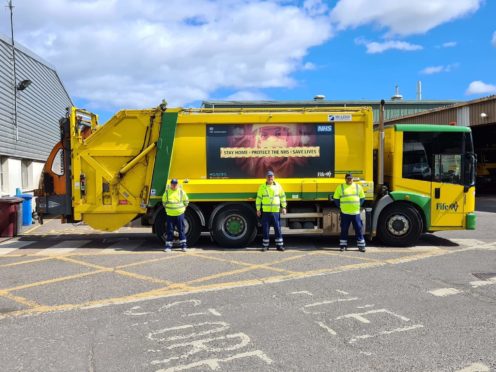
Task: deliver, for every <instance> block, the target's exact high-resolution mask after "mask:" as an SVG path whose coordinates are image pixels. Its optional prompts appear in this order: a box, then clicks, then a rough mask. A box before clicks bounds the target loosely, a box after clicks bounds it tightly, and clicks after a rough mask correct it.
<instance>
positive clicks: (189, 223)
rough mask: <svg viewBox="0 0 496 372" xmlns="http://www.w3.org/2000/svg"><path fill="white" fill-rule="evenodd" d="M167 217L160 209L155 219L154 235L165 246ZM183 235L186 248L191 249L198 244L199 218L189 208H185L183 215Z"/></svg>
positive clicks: (199, 232) (163, 210)
mask: <svg viewBox="0 0 496 372" xmlns="http://www.w3.org/2000/svg"><path fill="white" fill-rule="evenodd" d="M166 221H167V215H166V214H165V209H161V210H160V212H158V215H157V217H156V218H155V224H154V228H155V235H157V237H158V238H159V239H160V240H161V241H162V243H164V244H165V240H166V238H167V223H166ZM184 234H185V235H186V241H187V242H188V246H189V247H192V246H194V245H195V244H196V243H198V239H199V238H200V234H201V222H200V218H198V215H197V214H196V212H195V211H193V210H192V209H191V208H187V209H186V212H185V213H184Z"/></svg>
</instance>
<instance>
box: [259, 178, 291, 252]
mask: <svg viewBox="0 0 496 372" xmlns="http://www.w3.org/2000/svg"><path fill="white" fill-rule="evenodd" d="M255 206H256V209H257V216H258V217H260V216H262V231H263V238H262V239H263V240H262V251H263V252H265V251H266V250H268V249H269V231H270V225H272V226H274V234H275V242H276V248H277V250H278V251H284V242H283V240H282V234H281V215H280V212H282V214H286V194H285V193H284V190H283V188H282V186H281V185H280V184H279V183H276V182H275V181H274V172H272V171H268V172H267V180H266V182H265V183H263V184H262V185H260V187H259V188H258V192H257V200H256V203H255Z"/></svg>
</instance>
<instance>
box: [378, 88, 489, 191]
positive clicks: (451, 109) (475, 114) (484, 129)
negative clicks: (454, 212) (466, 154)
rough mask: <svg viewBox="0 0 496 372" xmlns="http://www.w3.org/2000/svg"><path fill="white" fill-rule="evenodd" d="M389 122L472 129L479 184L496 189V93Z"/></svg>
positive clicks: (387, 121) (388, 122)
mask: <svg viewBox="0 0 496 372" xmlns="http://www.w3.org/2000/svg"><path fill="white" fill-rule="evenodd" d="M386 124H445V125H459V126H468V127H471V129H472V135H473V139H474V147H475V153H476V154H477V179H478V180H477V181H478V186H480V187H482V188H484V189H486V190H489V191H491V190H492V191H493V192H496V95H493V96H489V97H484V98H479V99H475V100H472V101H467V102H463V103H458V104H454V105H451V106H448V107H441V108H436V109H432V110H428V111H425V112H419V113H415V114H411V115H406V116H403V117H401V118H395V119H389V120H386Z"/></svg>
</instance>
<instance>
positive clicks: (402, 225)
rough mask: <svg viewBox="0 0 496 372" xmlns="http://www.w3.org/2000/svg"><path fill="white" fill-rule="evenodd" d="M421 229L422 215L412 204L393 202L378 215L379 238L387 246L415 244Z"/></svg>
mask: <svg viewBox="0 0 496 372" xmlns="http://www.w3.org/2000/svg"><path fill="white" fill-rule="evenodd" d="M422 230H423V222H422V216H421V215H420V213H419V212H418V211H417V209H415V207H414V206H412V205H409V204H406V203H395V204H392V205H390V206H388V207H386V208H385V209H384V210H383V211H382V212H381V215H380V216H379V225H378V226H377V233H378V237H379V239H380V240H381V241H382V242H383V243H384V244H385V245H389V246H395V247H408V246H412V245H415V243H417V241H418V240H419V238H420V235H421V234H422Z"/></svg>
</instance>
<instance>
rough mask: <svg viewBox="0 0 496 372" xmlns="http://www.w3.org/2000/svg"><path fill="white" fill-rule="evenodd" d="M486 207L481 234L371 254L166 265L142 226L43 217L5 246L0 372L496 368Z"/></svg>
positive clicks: (493, 242) (223, 253) (332, 251)
mask: <svg viewBox="0 0 496 372" xmlns="http://www.w3.org/2000/svg"><path fill="white" fill-rule="evenodd" d="M477 205H478V210H479V212H478V227H477V230H476V231H475V232H470V231H461V232H443V233H438V234H435V235H431V234H428V235H424V236H423V238H422V240H421V242H420V244H419V245H417V246H416V247H412V248H395V247H382V246H380V245H379V244H377V243H373V244H370V245H369V247H368V250H367V252H366V253H365V254H363V253H359V252H358V251H357V250H356V249H351V250H349V251H347V252H342V253H341V252H339V251H338V250H337V248H336V247H337V242H338V241H337V239H335V238H330V239H325V238H316V237H314V238H308V237H304V238H303V237H299V238H298V237H291V238H287V239H286V246H287V250H286V251H285V252H277V251H275V250H270V251H269V252H265V253H262V252H260V250H259V248H258V247H255V246H253V247H249V248H248V249H244V250H227V249H219V248H218V247H216V246H215V245H213V244H212V243H211V242H210V240H209V239H208V237H203V238H202V239H201V241H200V243H199V244H198V245H197V246H196V247H194V248H193V249H190V251H189V252H187V253H182V252H180V251H173V252H172V253H168V254H167V253H164V252H162V251H161V248H162V247H161V245H160V243H159V241H158V240H157V238H156V237H154V236H153V235H152V234H149V233H145V232H146V230H142V229H138V230H133V229H130V228H124V229H122V230H121V231H120V232H119V233H117V234H108V233H97V232H95V231H93V230H90V229H89V228H87V227H86V226H82V225H80V226H73V225H60V224H58V222H56V221H50V222H48V223H47V224H45V225H43V226H41V227H35V228H34V229H32V230H31V231H30V232H28V233H27V234H25V235H24V236H21V237H19V238H16V239H10V240H6V241H3V242H1V243H0V283H1V287H0V333H1V335H2V340H3V341H2V349H1V351H0V363H1V365H2V370H8V371H10V370H28V371H40V370H47V371H48V370H68V371H70V370H75V371H81V370H87V371H99V370H105V371H122V370H145V371H148V370H150V371H157V370H160V371H180V370H195V371H205V370H226V371H255V370H257V371H302V370H305V371H323V370H350V371H355V370H356V371H358V370H360V371H363V370H394V371H403V370H405V371H406V370H422V371H424V370H426V371H433V370H436V371H489V370H494V369H495V368H496V357H495V353H494V350H496V320H495V317H494V309H495V305H496V234H495V232H494V229H493V225H494V223H493V221H492V219H493V218H494V212H495V210H496V208H495V207H496V199H495V198H494V197H491V196H486V197H484V198H481V199H479V200H478V203H477ZM136 231H137V232H136Z"/></svg>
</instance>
